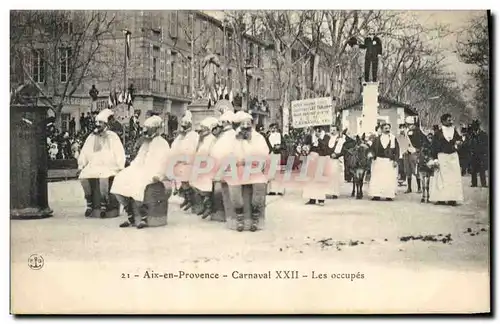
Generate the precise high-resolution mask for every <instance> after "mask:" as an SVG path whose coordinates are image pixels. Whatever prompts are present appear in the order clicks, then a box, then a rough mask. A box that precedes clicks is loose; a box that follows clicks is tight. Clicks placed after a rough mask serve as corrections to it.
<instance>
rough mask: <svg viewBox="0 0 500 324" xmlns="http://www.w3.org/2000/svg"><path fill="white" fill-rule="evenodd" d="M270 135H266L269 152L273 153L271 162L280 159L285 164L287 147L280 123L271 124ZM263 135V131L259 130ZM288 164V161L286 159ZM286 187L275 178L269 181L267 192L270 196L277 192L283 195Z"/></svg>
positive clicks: (280, 163) (280, 162)
mask: <svg viewBox="0 0 500 324" xmlns="http://www.w3.org/2000/svg"><path fill="white" fill-rule="evenodd" d="M269 130H270V132H269V135H267V137H265V139H266V143H267V146H268V147H269V154H270V155H271V162H273V163H274V162H275V161H279V162H278V163H279V165H280V166H281V165H283V163H282V162H283V161H282V155H283V153H284V152H283V151H284V149H285V141H284V140H283V135H282V134H281V133H280V132H279V131H278V124H276V123H273V124H271V125H269ZM259 133H260V134H261V135H264V134H262V133H261V132H259ZM285 164H286V161H285ZM284 189H285V188H283V186H282V185H281V184H280V183H279V182H278V181H275V180H271V181H269V187H268V189H267V193H268V195H270V196H275V195H276V194H279V195H283V193H284V191H285V190H284Z"/></svg>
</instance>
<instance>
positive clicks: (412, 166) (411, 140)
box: [400, 116, 427, 193]
mask: <svg viewBox="0 0 500 324" xmlns="http://www.w3.org/2000/svg"><path fill="white" fill-rule="evenodd" d="M406 125H407V127H408V131H407V132H406V136H407V138H408V141H407V144H408V146H407V147H406V148H403V147H402V146H400V148H402V149H403V150H404V153H405V154H404V156H403V158H404V163H403V164H404V169H405V174H406V177H407V178H406V180H407V183H408V185H407V190H406V193H410V192H412V178H413V176H415V179H416V182H417V192H419V193H420V192H422V186H421V181H420V176H419V173H418V168H417V163H418V155H419V152H420V150H421V149H422V147H423V146H424V145H426V144H427V137H426V136H425V134H424V133H423V132H422V131H421V130H420V127H419V121H418V118H417V117H415V116H408V117H406ZM400 144H401V143H400Z"/></svg>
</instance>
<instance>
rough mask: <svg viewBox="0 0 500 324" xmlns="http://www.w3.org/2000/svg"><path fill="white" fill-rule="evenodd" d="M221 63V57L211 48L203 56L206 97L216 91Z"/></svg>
mask: <svg viewBox="0 0 500 324" xmlns="http://www.w3.org/2000/svg"><path fill="white" fill-rule="evenodd" d="M220 65H221V64H220V60H219V57H218V56H217V55H216V54H213V53H212V51H211V49H210V48H208V49H207V55H206V56H205V57H204V58H203V63H202V68H203V78H204V84H203V85H204V90H205V93H204V95H205V97H209V96H210V95H211V94H212V93H213V92H214V91H216V84H217V83H218V72H219V69H220Z"/></svg>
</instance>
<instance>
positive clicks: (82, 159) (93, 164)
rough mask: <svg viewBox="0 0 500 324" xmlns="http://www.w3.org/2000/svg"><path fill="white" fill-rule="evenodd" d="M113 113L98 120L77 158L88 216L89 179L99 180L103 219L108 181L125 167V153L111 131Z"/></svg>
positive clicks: (117, 138) (106, 112)
mask: <svg viewBox="0 0 500 324" xmlns="http://www.w3.org/2000/svg"><path fill="white" fill-rule="evenodd" d="M111 115H113V111H112V110H110V109H104V110H103V111H101V112H100V113H99V114H98V115H97V117H96V126H95V128H94V130H93V132H92V133H91V134H90V135H89V136H88V137H87V139H86V140H85V143H84V144H83V147H82V150H81V151H80V155H79V156H78V170H79V171H78V172H79V176H78V179H80V182H81V184H82V187H83V192H84V195H85V200H86V202H87V209H86V211H85V216H86V217H89V216H90V215H91V214H92V190H91V185H90V179H99V190H100V193H101V217H104V216H105V214H106V211H107V205H108V202H109V178H110V177H114V176H115V175H116V174H117V173H118V172H120V171H121V170H123V168H124V167H125V150H124V148H123V145H122V142H121V141H120V138H119V137H118V135H116V133H114V132H112V131H111V130H109V129H108V120H109V117H110V116H111Z"/></svg>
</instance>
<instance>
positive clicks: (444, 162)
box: [429, 114, 464, 206]
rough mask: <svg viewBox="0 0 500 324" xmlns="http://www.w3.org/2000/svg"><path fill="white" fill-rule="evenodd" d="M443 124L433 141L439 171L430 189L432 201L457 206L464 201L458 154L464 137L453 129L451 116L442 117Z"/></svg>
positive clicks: (433, 155)
mask: <svg viewBox="0 0 500 324" xmlns="http://www.w3.org/2000/svg"><path fill="white" fill-rule="evenodd" d="M441 124H442V126H441V129H440V130H437V131H436V133H435V134H434V139H433V140H432V158H433V162H434V164H435V165H437V169H436V170H435V171H434V176H433V185H432V186H431V187H430V188H429V195H430V201H433V202H435V203H436V204H439V205H442V204H445V203H448V205H450V206H456V205H457V203H458V202H463V200H464V194H463V188H462V174H461V170H460V161H459V158H458V153H457V152H458V149H459V148H460V145H462V137H461V136H460V134H459V133H458V132H457V130H456V129H455V127H453V119H452V117H451V115H450V114H444V115H442V116H441Z"/></svg>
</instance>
